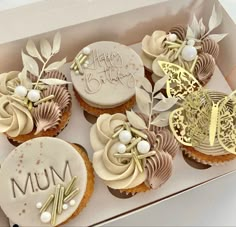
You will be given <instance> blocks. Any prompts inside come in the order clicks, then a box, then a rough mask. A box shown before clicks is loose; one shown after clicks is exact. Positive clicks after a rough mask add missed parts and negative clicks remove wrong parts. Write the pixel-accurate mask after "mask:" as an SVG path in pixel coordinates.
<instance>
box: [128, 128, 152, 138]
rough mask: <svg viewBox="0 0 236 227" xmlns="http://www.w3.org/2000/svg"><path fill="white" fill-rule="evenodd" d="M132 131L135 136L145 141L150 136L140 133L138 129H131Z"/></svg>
mask: <svg viewBox="0 0 236 227" xmlns="http://www.w3.org/2000/svg"><path fill="white" fill-rule="evenodd" d="M130 130H131V132H133V133H134V134H135V135H137V136H140V137H142V138H143V139H145V140H146V139H147V138H148V136H147V135H146V134H145V133H143V132H141V131H139V130H138V129H136V128H133V127H130Z"/></svg>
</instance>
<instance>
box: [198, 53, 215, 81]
mask: <svg viewBox="0 0 236 227" xmlns="http://www.w3.org/2000/svg"><path fill="white" fill-rule="evenodd" d="M214 70H215V59H214V57H213V56H212V55H210V54H207V53H201V54H199V55H198V60H197V62H196V65H195V67H194V76H195V77H196V78H197V79H198V81H199V82H200V83H201V84H202V85H205V84H207V82H208V81H209V80H210V79H211V77H212V75H213V73H214Z"/></svg>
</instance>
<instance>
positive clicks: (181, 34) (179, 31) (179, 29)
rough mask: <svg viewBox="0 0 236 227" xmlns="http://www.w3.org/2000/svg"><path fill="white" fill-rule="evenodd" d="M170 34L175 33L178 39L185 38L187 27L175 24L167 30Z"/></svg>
mask: <svg viewBox="0 0 236 227" xmlns="http://www.w3.org/2000/svg"><path fill="white" fill-rule="evenodd" d="M169 32H170V33H172V34H175V35H177V37H178V39H180V40H182V41H184V40H185V39H186V34H187V29H186V27H185V26H183V25H177V26H175V27H173V28H171V29H170V31H169Z"/></svg>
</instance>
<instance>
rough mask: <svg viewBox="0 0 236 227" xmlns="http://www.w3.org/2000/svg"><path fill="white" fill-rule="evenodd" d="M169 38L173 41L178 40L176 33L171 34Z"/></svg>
mask: <svg viewBox="0 0 236 227" xmlns="http://www.w3.org/2000/svg"><path fill="white" fill-rule="evenodd" d="M168 40H169V41H171V42H175V41H176V40H177V35H176V34H169V35H168Z"/></svg>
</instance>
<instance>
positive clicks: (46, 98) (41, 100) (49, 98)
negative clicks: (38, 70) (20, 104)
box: [34, 95, 55, 106]
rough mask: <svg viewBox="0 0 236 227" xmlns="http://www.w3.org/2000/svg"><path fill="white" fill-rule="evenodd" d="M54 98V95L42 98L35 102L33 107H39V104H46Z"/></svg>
mask: <svg viewBox="0 0 236 227" xmlns="http://www.w3.org/2000/svg"><path fill="white" fill-rule="evenodd" d="M54 97H55V96H54V95H49V96H47V97H45V98H42V99H40V100H39V101H37V102H35V103H34V106H37V105H39V104H40V103H43V102H47V101H49V100H51V99H54Z"/></svg>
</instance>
